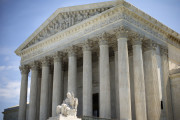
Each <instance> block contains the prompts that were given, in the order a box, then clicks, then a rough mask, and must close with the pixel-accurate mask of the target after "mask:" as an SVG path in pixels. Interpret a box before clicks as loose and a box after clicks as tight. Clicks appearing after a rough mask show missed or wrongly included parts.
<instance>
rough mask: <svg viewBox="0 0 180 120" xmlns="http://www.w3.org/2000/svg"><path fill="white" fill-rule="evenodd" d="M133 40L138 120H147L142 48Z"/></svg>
mask: <svg viewBox="0 0 180 120" xmlns="http://www.w3.org/2000/svg"><path fill="white" fill-rule="evenodd" d="M141 44H142V43H141V41H140V40H133V68H134V91H135V93H134V95H135V109H136V120H147V114H146V98H145V83H144V69H143V58H142V46H141Z"/></svg>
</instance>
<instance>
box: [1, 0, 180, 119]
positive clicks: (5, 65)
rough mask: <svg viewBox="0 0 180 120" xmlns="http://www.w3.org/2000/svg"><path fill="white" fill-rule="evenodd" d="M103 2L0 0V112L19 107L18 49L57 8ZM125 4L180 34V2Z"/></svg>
mask: <svg viewBox="0 0 180 120" xmlns="http://www.w3.org/2000/svg"><path fill="white" fill-rule="evenodd" d="M103 1H108V0H0V112H3V109H4V108H7V107H11V106H15V105H18V104H19V90H20V81H21V76H20V71H19V63H20V57H18V56H16V55H15V53H14V51H15V49H16V48H18V46H19V45H20V44H22V43H23V42H24V41H25V40H26V38H28V37H29V36H30V35H31V34H32V33H33V32H34V31H35V30H36V29H37V28H38V27H39V26H40V25H41V24H42V23H43V22H44V21H45V20H46V19H47V18H48V17H49V16H50V15H51V14H52V13H53V12H54V11H55V10H56V9H58V8H61V7H66V6H74V5H82V4H88V3H96V2H103ZM126 1H128V2H130V3H131V4H133V5H134V6H136V7H137V8H139V9H141V10H143V11H144V12H146V13H148V14H149V15H151V16H152V17H154V18H156V19H157V20H158V21H160V22H162V23H163V24H165V25H167V26H168V27H170V28H172V29H173V30H175V31H176V32H178V33H180V7H179V6H180V1H179V0H126ZM29 82H30V80H29ZM2 118H3V115H2V114H0V119H2Z"/></svg>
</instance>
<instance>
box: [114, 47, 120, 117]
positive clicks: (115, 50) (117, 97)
mask: <svg viewBox="0 0 180 120" xmlns="http://www.w3.org/2000/svg"><path fill="white" fill-rule="evenodd" d="M113 50H114V62H115V92H116V118H117V119H120V114H119V113H120V112H119V79H118V48H117V44H115V45H113Z"/></svg>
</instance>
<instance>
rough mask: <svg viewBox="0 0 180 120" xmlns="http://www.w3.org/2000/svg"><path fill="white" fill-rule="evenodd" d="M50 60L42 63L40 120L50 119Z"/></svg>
mask: <svg viewBox="0 0 180 120" xmlns="http://www.w3.org/2000/svg"><path fill="white" fill-rule="evenodd" d="M48 83H49V60H47V59H44V60H43V61H42V81H41V102H40V120H47V117H48V91H49V86H48Z"/></svg>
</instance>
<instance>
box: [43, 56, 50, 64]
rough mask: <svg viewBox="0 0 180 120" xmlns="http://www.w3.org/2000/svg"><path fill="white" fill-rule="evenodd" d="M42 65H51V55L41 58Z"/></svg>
mask: <svg viewBox="0 0 180 120" xmlns="http://www.w3.org/2000/svg"><path fill="white" fill-rule="evenodd" d="M41 63H42V66H49V65H50V57H43V58H42V60H41Z"/></svg>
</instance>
